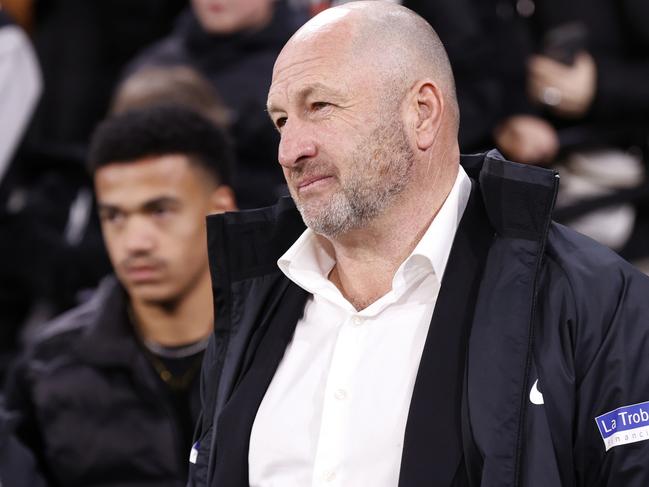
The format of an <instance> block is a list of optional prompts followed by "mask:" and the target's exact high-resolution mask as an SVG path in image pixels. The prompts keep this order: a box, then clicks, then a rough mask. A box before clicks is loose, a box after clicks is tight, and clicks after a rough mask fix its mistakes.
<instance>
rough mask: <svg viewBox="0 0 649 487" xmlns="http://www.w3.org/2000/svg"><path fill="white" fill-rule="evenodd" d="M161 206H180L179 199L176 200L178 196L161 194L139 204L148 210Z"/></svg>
mask: <svg viewBox="0 0 649 487" xmlns="http://www.w3.org/2000/svg"><path fill="white" fill-rule="evenodd" d="M161 206H167V207H178V206H180V201H179V200H178V198H174V197H173V196H161V197H159V198H154V199H152V200H148V201H145V202H144V203H142V205H140V208H141V209H142V210H145V211H148V210H153V209H156V208H160V207H161Z"/></svg>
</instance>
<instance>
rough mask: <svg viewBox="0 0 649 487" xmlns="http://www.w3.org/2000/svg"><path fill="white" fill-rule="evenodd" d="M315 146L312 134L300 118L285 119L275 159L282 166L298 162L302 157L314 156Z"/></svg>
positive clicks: (290, 165) (289, 165)
mask: <svg viewBox="0 0 649 487" xmlns="http://www.w3.org/2000/svg"><path fill="white" fill-rule="evenodd" d="M316 153H317V148H316V144H315V140H314V137H313V134H312V133H311V132H310V131H309V130H308V129H307V127H305V125H304V123H302V122H301V121H300V120H295V119H293V120H287V121H286V124H284V126H283V127H282V136H281V138H280V142H279V151H278V154H277V159H278V160H279V163H280V164H281V165H282V166H283V167H287V168H288V167H292V166H294V165H296V164H299V163H300V161H301V160H302V159H304V158H309V157H313V156H315V155H316Z"/></svg>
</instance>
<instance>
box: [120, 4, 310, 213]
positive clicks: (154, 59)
mask: <svg viewBox="0 0 649 487" xmlns="http://www.w3.org/2000/svg"><path fill="white" fill-rule="evenodd" d="M191 7H192V8H191V9H189V10H187V11H186V12H185V13H184V14H183V15H182V16H181V17H180V19H179V21H178V23H177V26H176V29H175V30H174V32H173V33H172V34H171V35H170V36H169V37H167V38H166V39H164V40H162V41H160V42H158V43H156V44H154V45H153V46H151V47H150V48H149V49H147V50H145V51H144V52H143V53H142V54H140V55H139V56H138V57H137V58H136V59H135V60H134V61H133V63H132V64H131V65H130V66H129V67H128V69H127V74H131V73H133V72H134V71H137V70H139V69H141V68H143V67H145V66H151V65H178V64H187V65H189V66H191V67H193V68H195V69H197V70H198V71H199V72H201V73H202V74H203V75H204V76H206V77H207V78H208V79H209V80H210V82H211V83H212V84H213V85H214V87H215V88H216V91H217V93H218V94H219V96H220V97H221V98H222V99H223V101H224V102H225V104H226V106H227V107H228V109H229V111H230V116H231V118H230V129H231V134H232V136H233V139H234V143H235V150H236V154H237V163H238V171H237V174H238V177H237V179H236V180H235V182H234V185H235V190H236V191H237V199H238V201H239V204H240V205H241V207H255V206H262V205H266V204H272V203H274V202H275V201H276V199H277V197H278V196H279V195H282V194H284V193H285V185H284V182H283V179H282V175H281V171H279V169H278V168H277V166H276V164H274V163H273V161H274V157H275V153H276V151H277V144H278V141H279V139H278V136H277V133H276V132H275V130H274V128H273V126H272V124H270V123H269V122H268V117H267V116H266V112H265V99H266V93H267V90H268V87H269V86H270V78H271V73H272V68H273V63H274V61H275V58H276V57H277V54H278V53H279V51H280V49H281V48H282V46H283V45H284V43H285V42H286V41H287V40H288V38H289V37H290V36H291V35H292V34H293V32H295V31H296V30H297V28H298V27H300V25H302V23H303V22H304V21H305V20H306V15H305V13H304V12H303V11H302V10H300V9H295V8H292V7H291V6H290V5H288V3H287V2H286V1H285V0H192V2H191Z"/></svg>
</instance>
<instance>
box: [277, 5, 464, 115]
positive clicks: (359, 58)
mask: <svg viewBox="0 0 649 487" xmlns="http://www.w3.org/2000/svg"><path fill="white" fill-rule="evenodd" d="M301 43H315V44H319V45H322V43H330V44H331V48H332V50H334V51H335V52H336V54H337V56H338V57H339V58H340V62H341V63H348V68H349V69H350V70H358V69H370V70H373V71H374V72H375V74H376V75H378V76H380V77H381V79H382V80H383V86H385V88H386V91H387V93H386V95H388V96H390V98H398V99H400V97H401V96H402V95H403V94H404V93H405V92H406V91H407V90H408V89H409V88H411V87H412V85H413V84H414V83H416V82H417V81H419V80H423V79H431V80H433V81H434V82H435V83H436V84H437V85H438V87H439V88H440V90H441V91H442V93H443V96H444V99H445V101H446V108H447V113H446V116H447V118H448V119H450V121H451V123H452V125H456V126H457V125H458V123H459V109H458V105H457V97H456V92H455V81H454V78H453V72H452V69H451V65H450V62H449V59H448V55H447V54H446V50H445V49H444V46H443V44H442V42H441V40H440V39H439V37H438V36H437V34H436V33H435V31H434V30H433V28H432V27H431V26H430V24H428V22H426V21H425V20H424V19H423V18H422V17H420V16H419V15H418V14H416V13H415V12H413V11H412V10H410V9H408V8H406V7H403V6H401V5H397V4H395V3H391V2H386V1H372V0H370V1H356V2H350V3H347V4H344V5H341V6H338V7H334V8H330V9H328V10H325V11H324V12H322V13H320V14H319V15H317V16H315V17H314V18H312V19H311V20H310V21H309V22H307V23H306V24H305V25H304V26H302V28H300V29H299V30H298V31H297V32H296V33H295V35H294V36H293V37H292V38H291V39H290V40H289V42H288V43H287V44H286V46H285V48H284V50H283V51H282V54H283V53H284V52H285V51H290V50H292V49H294V48H295V46H296V44H301ZM282 54H280V58H281V56H282Z"/></svg>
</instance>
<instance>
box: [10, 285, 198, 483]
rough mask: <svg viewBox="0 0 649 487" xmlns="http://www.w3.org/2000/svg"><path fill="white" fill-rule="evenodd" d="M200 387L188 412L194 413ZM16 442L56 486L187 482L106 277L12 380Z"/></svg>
mask: <svg viewBox="0 0 649 487" xmlns="http://www.w3.org/2000/svg"><path fill="white" fill-rule="evenodd" d="M198 382H199V381H198V380H195V381H194V383H193V385H192V390H191V401H190V402H191V409H192V412H193V416H194V418H196V417H197V416H198V409H199V391H198ZM7 407H8V409H10V410H12V411H16V412H18V413H21V414H22V420H21V421H20V424H19V427H18V429H17V434H18V436H19V438H20V439H21V440H22V441H23V442H24V443H25V444H26V445H28V446H30V447H31V448H32V450H33V451H34V453H35V454H36V455H37V456H38V460H39V463H40V464H41V466H42V467H43V470H44V473H45V474H46V475H47V477H48V480H50V482H51V484H52V485H56V486H61V487H75V486H76V487H92V486H97V487H98V486H102V487H106V486H115V487H117V486H120V487H127V486H133V487H134V486H139V487H141V486H151V487H154V486H155V487H179V486H181V485H185V479H186V471H187V458H188V455H189V445H188V444H187V443H188V442H185V441H183V440H182V438H181V436H182V432H181V428H180V427H179V425H178V424H177V422H176V420H175V418H176V416H175V414H174V411H173V408H172V404H171V400H170V398H169V395H168V394H167V391H166V390H165V388H164V385H163V384H162V382H161V381H160V380H159V378H158V377H157V375H156V373H155V371H154V369H153V367H152V366H151V364H150V363H149V361H148V360H147V358H146V356H145V355H144V352H143V351H142V348H141V346H140V345H139V344H138V341H137V339H136V337H135V335H134V332H133V327H132V325H131V324H130V322H129V320H128V314H127V309H126V297H125V293H124V290H123V289H122V288H121V286H119V284H118V283H117V281H116V279H114V278H113V277H109V278H107V279H106V280H104V281H103V282H102V285H101V286H100V288H99V289H98V291H97V292H96V294H95V295H94V296H93V298H92V299H91V300H90V301H89V302H87V303H86V304H84V305H82V306H81V307H79V308H76V309H74V310H72V311H70V312H68V313H66V314H64V315H62V316H61V317H59V318H58V319H56V320H55V321H53V322H52V323H49V324H47V325H46V326H45V327H44V328H43V330H42V333H41V334H40V335H39V336H37V337H36V339H35V343H34V344H33V345H32V346H31V350H30V351H29V352H28V353H27V354H26V355H25V357H23V358H22V359H21V360H20V362H19V363H18V364H17V366H16V367H15V370H14V371H13V373H12V374H10V377H9V383H8V390H7Z"/></svg>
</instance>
